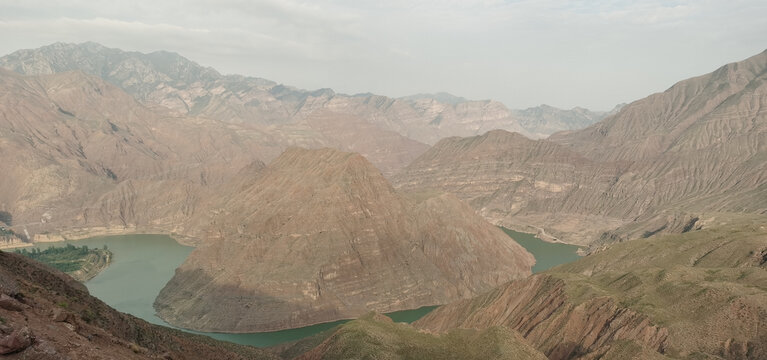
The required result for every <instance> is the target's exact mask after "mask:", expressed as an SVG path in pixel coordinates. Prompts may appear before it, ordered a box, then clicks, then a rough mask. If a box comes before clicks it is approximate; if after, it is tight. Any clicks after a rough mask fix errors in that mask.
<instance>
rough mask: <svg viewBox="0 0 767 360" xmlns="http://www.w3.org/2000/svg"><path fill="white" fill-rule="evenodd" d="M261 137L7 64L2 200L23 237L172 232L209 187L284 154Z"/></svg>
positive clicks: (1, 124) (1, 108) (99, 86)
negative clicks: (272, 153) (271, 154)
mask: <svg viewBox="0 0 767 360" xmlns="http://www.w3.org/2000/svg"><path fill="white" fill-rule="evenodd" d="M262 138H263V134H262V133H260V132H258V131H256V130H250V129H242V128H240V129H237V128H232V127H228V126H226V125H225V124H223V123H220V122H217V121H213V120H206V119H199V118H179V117H174V116H170V115H168V114H163V113H162V112H158V111H157V109H153V110H150V109H148V108H146V107H144V106H143V105H141V104H138V103H137V102H136V101H135V100H134V99H133V98H132V97H131V96H130V95H128V94H126V93H124V92H123V91H122V90H120V89H118V88H117V87H115V86H113V85H110V84H108V83H106V82H104V81H102V80H101V79H99V78H96V77H93V76H89V75H85V74H83V73H82V72H70V73H62V74H54V75H47V76H38V77H28V76H21V75H18V74H15V73H12V72H8V71H5V70H0V154H2V157H3V161H2V162H0V171H2V172H3V174H6V176H3V177H2V178H0V203H1V204H2V207H3V208H2V210H3V211H5V212H7V213H9V214H11V215H12V217H13V224H10V225H13V229H15V231H16V232H17V233H19V234H24V235H27V234H28V235H29V236H35V235H36V234H37V235H40V236H38V238H39V239H44V238H46V237H48V238H50V236H45V235H43V233H46V232H49V231H53V232H54V234H67V233H70V235H72V236H77V234H74V233H72V232H76V230H78V229H90V230H88V231H86V232H89V233H99V232H110V231H118V232H125V231H132V230H136V229H138V228H143V229H144V231H163V232H172V231H174V230H176V227H178V226H180V225H182V221H183V219H186V218H187V217H188V216H190V215H191V214H192V213H193V212H194V211H195V208H196V204H197V202H198V201H199V199H200V198H201V197H202V196H203V195H204V194H205V192H206V191H207V190H209V189H212V188H214V187H216V186H219V185H221V184H223V183H224V182H226V181H228V180H229V179H230V178H231V177H232V176H233V175H234V174H235V173H236V172H237V171H238V170H239V169H240V168H242V167H244V166H245V165H247V164H249V163H252V162H253V161H254V160H256V159H257V158H258V157H259V155H260V154H262V153H266V152H270V151H275V150H274V147H271V146H269V145H268V142H267V141H255V139H262ZM246 139H247V140H246ZM259 144H261V145H259Z"/></svg>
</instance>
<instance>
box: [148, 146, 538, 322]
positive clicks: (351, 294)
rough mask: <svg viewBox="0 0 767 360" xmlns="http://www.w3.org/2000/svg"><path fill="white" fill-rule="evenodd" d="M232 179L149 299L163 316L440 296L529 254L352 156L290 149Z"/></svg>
mask: <svg viewBox="0 0 767 360" xmlns="http://www.w3.org/2000/svg"><path fill="white" fill-rule="evenodd" d="M248 176H252V175H248ZM240 184H241V188H240V189H239V190H238V193H239V196H236V197H228V198H226V199H225V200H222V201H221V202H220V203H219V204H218V207H214V212H215V213H216V214H217V215H216V216H214V218H213V219H212V220H211V221H210V223H211V224H212V225H211V226H210V227H208V229H207V232H206V233H207V241H206V242H204V243H203V244H202V245H201V246H200V247H198V248H197V249H196V250H195V251H194V252H193V253H192V254H191V255H190V256H189V258H188V259H187V260H186V261H185V262H184V264H183V265H182V266H181V267H180V268H179V269H178V270H177V272H176V275H175V276H174V277H173V279H172V280H171V281H170V282H169V283H168V284H167V285H166V287H165V288H164V289H163V290H162V292H161V293H160V295H159V296H158V298H157V301H156V302H155V308H156V309H157V312H158V314H159V315H160V316H161V317H162V318H163V319H165V320H166V321H168V322H170V323H171V324H174V325H177V326H182V327H185V328H191V329H197V330H205V331H223V332H253V331H266V330H278V329H285V328H292V327H298V326H304V325H310V324H315V323H320V322H326V321H332V320H338V319H346V318H352V317H356V316H359V315H362V314H365V313H367V312H369V311H376V312H390V311H396V310H403V309H410V308H417V307H420V306H424V305H432V304H441V303H446V302H448V301H451V300H455V299H460V298H467V297H470V296H474V295H476V294H479V293H481V292H483V291H486V290H489V289H490V288H492V287H493V286H496V285H498V284H501V283H503V282H505V281H508V280H509V279H513V278H518V277H522V276H525V275H528V274H530V267H531V265H532V264H533V262H534V260H533V258H532V256H531V255H530V254H529V253H527V252H526V251H525V250H524V249H523V248H522V247H521V246H519V245H518V244H517V243H515V242H514V241H513V240H511V239H510V238H509V237H508V236H506V235H505V234H504V233H503V232H502V231H500V230H499V229H498V228H496V227H494V226H492V225H490V224H489V223H487V222H485V221H484V220H482V219H481V218H480V217H479V216H478V215H476V214H475V213H474V211H473V210H472V209H471V208H469V207H468V206H467V205H465V204H463V203H461V202H460V201H458V200H457V199H456V198H454V197H453V196H450V195H434V194H416V195H412V196H407V195H403V194H401V193H398V192H396V191H395V190H394V189H393V188H392V186H391V185H390V184H389V183H388V182H387V181H386V179H385V178H384V177H383V176H382V175H381V174H380V172H379V171H378V170H377V169H375V168H374V167H373V166H372V165H371V164H370V162H368V161H367V160H366V159H365V158H364V157H362V156H360V155H358V154H352V153H346V152H341V151H338V150H332V149H321V150H303V149H298V148H291V149H289V150H287V151H286V152H285V153H283V154H282V155H281V156H280V157H278V158H277V159H276V160H274V161H273V162H272V163H271V164H270V165H269V166H268V167H267V168H266V169H263V170H261V171H259V172H258V173H257V174H256V175H255V176H254V178H253V179H252V180H243V181H241V182H240Z"/></svg>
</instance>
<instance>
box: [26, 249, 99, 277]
mask: <svg viewBox="0 0 767 360" xmlns="http://www.w3.org/2000/svg"><path fill="white" fill-rule="evenodd" d="M16 253H18V254H21V255H24V256H27V257H29V258H32V259H34V260H37V261H39V262H41V263H44V264H46V265H48V266H51V267H53V268H55V269H58V270H61V271H62V272H65V273H66V274H68V275H69V276H71V277H72V278H74V279H75V280H77V281H79V282H86V281H88V280H90V279H92V278H94V277H95V276H96V275H98V274H99V273H100V272H101V271H103V270H104V269H106V268H107V267H108V266H109V264H110V263H111V262H112V252H110V251H109V249H107V247H106V246H104V248H102V249H89V248H88V247H87V246H85V245H83V246H80V247H77V246H74V245H72V244H67V246H64V247H53V246H51V247H49V248H48V249H45V250H40V249H39V248H33V249H31V250H27V249H21V250H16Z"/></svg>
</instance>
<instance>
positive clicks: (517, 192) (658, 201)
mask: <svg viewBox="0 0 767 360" xmlns="http://www.w3.org/2000/svg"><path fill="white" fill-rule="evenodd" d="M766 71H767V52H764V53H761V54H759V55H756V56H754V57H751V58H749V59H747V60H744V61H742V62H739V63H733V64H729V65H726V66H724V67H722V68H720V69H719V70H717V71H715V72H713V73H711V74H708V75H704V76H701V77H697V78H692V79H689V80H685V81H682V82H680V83H678V84H676V85H674V86H673V87H671V88H670V89H669V90H667V91H665V92H663V93H659V94H655V95H652V96H650V97H648V98H646V99H642V100H639V101H636V102H634V103H631V104H629V105H626V106H625V107H623V108H622V109H621V111H619V112H618V113H617V114H615V115H613V116H610V117H608V118H606V119H605V120H604V121H603V122H600V123H597V124H595V125H592V126H591V127H589V128H586V129H583V130H579V131H573V132H562V133H558V134H555V135H553V136H552V137H551V138H550V139H549V140H540V141H538V142H534V141H530V140H527V139H524V138H523V137H521V136H514V135H512V134H509V133H505V134H504V133H499V132H491V133H488V134H485V135H483V136H478V137H474V138H469V139H463V140H462V139H445V140H443V141H442V142H440V143H438V144H437V145H435V146H434V147H433V148H432V149H430V150H429V151H428V152H426V153H425V154H424V155H422V156H421V157H419V158H418V159H416V160H415V161H414V162H413V163H412V164H411V165H409V166H408V167H407V168H406V169H405V170H404V171H402V172H401V173H400V174H398V175H397V176H396V178H395V184H397V185H398V187H401V188H403V189H410V190H416V189H424V188H432V189H440V190H445V191H450V192H453V193H454V194H456V195H458V196H459V197H460V198H462V199H464V200H468V201H469V202H470V203H471V204H472V205H473V206H474V207H475V208H476V209H478V210H479V211H480V212H481V213H482V214H483V215H485V216H486V217H488V218H489V219H491V220H492V221H494V222H496V223H499V224H504V225H507V226H513V227H518V228H522V227H526V226H532V227H534V228H538V229H539V231H545V232H546V233H548V234H550V235H554V236H556V237H561V238H563V239H565V240H567V241H571V242H577V243H581V244H589V243H593V242H594V241H597V240H599V239H600V238H601V241H614V240H618V239H626V238H629V237H637V236H650V235H653V234H656V233H660V232H668V231H683V230H690V229H693V228H698V227H701V226H704V225H705V221H699V220H702V219H704V217H705V215H706V214H707V213H710V212H748V213H762V214H764V213H767V206H766V205H765V204H767V181H765V179H767V156H766V155H765V154H767V145H765V144H767V111H765V104H767V82H765V80H767V72H766ZM500 138H505V140H499V139H500ZM493 139H495V140H493ZM554 149H556V150H554ZM469 178H471V179H475V178H479V179H484V180H481V181H479V182H476V183H475V182H468V181H467V179H469ZM540 229H543V230H540ZM606 230H614V231H609V232H605V231H606Z"/></svg>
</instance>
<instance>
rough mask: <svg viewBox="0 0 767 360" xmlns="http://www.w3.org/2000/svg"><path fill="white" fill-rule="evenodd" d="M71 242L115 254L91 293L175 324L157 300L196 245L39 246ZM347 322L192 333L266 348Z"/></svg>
mask: <svg viewBox="0 0 767 360" xmlns="http://www.w3.org/2000/svg"><path fill="white" fill-rule="evenodd" d="M67 244H72V245H74V246H83V245H85V246H88V247H89V248H103V247H104V245H106V246H107V248H109V251H111V252H112V254H114V257H113V258H112V263H111V264H110V265H109V267H108V268H106V269H105V270H104V271H102V272H101V273H100V274H98V275H97V276H96V277H94V278H93V279H91V280H90V281H88V282H86V283H85V286H86V287H87V288H88V291H89V292H90V293H91V295H93V296H95V297H97V298H99V299H100V300H101V301H103V302H105V303H107V304H108V305H109V306H111V307H113V308H115V309H117V310H119V311H122V312H124V313H128V314H131V315H133V316H136V317H139V318H141V319H144V320H146V321H148V322H150V323H153V324H158V325H163V326H170V325H169V324H167V323H166V322H164V321H163V320H162V319H160V318H159V317H157V315H155V311H154V307H152V304H153V303H154V299H155V298H156V297H157V294H159V293H160V290H162V288H163V287H164V286H165V284H166V283H167V282H168V281H169V280H170V279H171V278H172V277H173V274H174V272H175V271H176V268H177V267H179V266H180V265H181V263H183V262H184V260H185V259H186V258H187V256H189V254H190V253H191V252H192V250H194V248H192V247H189V246H184V245H181V244H179V243H177V242H176V241H175V240H173V239H172V238H170V237H169V236H166V235H120V236H106V237H94V238H90V239H85V240H77V241H65V242H56V243H51V244H38V247H40V248H42V249H45V248H48V247H49V246H57V247H58V246H66V245H67ZM434 308H436V306H425V307H421V308H419V309H414V310H404V311H397V312H393V313H389V314H386V315H388V316H389V317H390V318H392V320H394V321H397V322H413V321H415V320H417V319H419V318H421V317H423V316H424V315H426V314H427V313H429V312H430V311H432V310H433V309H434ZM344 322H346V321H345V320H341V321H335V322H331V323H324V324H317V325H312V326H306V327H302V328H296V329H288V330H281V331H273V332H265V333H252V334H225V333H202V332H195V331H190V332H193V333H195V334H202V335H208V336H210V337H213V338H215V339H219V340H225V341H230V342H234V343H238V344H243V345H251V346H259V347H264V346H271V345H276V344H280V343H284V342H288V341H295V340H299V339H302V338H305V337H307V336H311V335H314V334H317V333H320V332H322V331H325V330H328V329H331V328H333V327H334V326H336V325H339V324H342V323H344ZM170 327H172V326H170ZM181 330H184V329H181ZM185 331H188V330H185Z"/></svg>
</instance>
